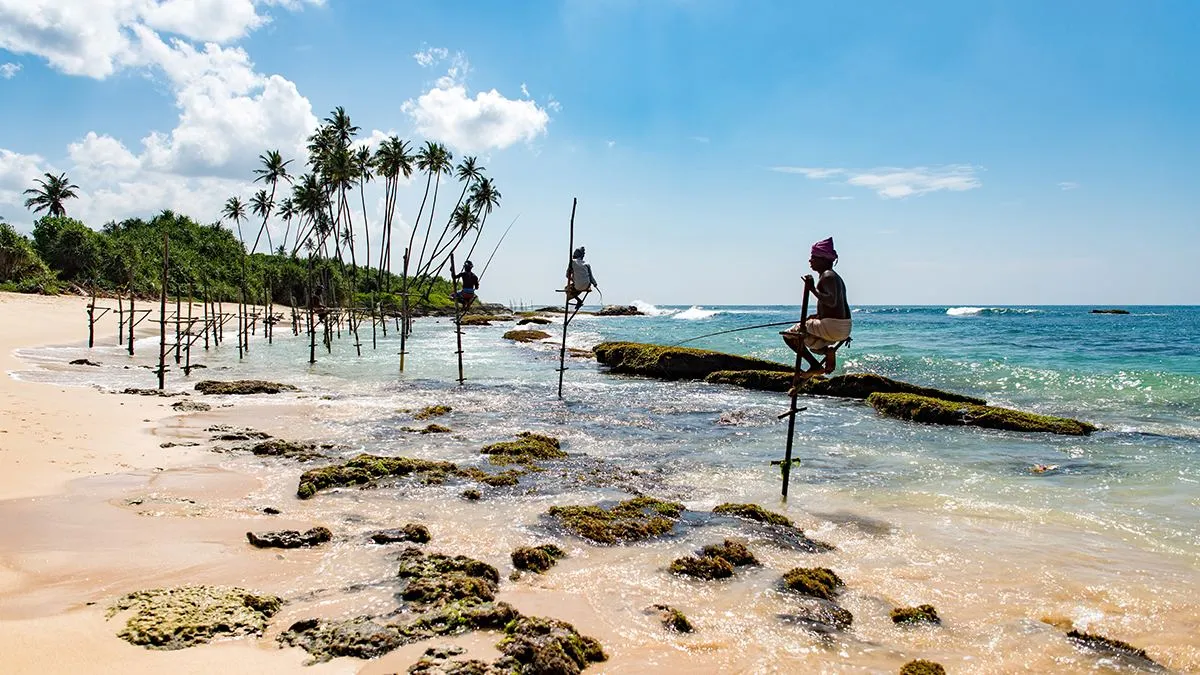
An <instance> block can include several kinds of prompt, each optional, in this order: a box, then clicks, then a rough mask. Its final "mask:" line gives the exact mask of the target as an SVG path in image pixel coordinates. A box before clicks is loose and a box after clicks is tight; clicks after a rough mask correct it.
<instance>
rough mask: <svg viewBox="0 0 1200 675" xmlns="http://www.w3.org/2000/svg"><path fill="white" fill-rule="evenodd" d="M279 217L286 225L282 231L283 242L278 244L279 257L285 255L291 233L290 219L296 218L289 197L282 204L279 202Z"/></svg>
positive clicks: (293, 205) (294, 208)
mask: <svg viewBox="0 0 1200 675" xmlns="http://www.w3.org/2000/svg"><path fill="white" fill-rule="evenodd" d="M279 217H280V218H283V222H284V223H285V224H286V225H287V227H286V228H285V229H284V231H283V241H282V242H280V243H279V251H280V253H279V255H287V253H286V251H287V240H288V235H290V234H291V233H292V219H293V218H295V217H296V204H295V202H293V201H292V198H291V197H285V198H284V199H283V201H282V202H279Z"/></svg>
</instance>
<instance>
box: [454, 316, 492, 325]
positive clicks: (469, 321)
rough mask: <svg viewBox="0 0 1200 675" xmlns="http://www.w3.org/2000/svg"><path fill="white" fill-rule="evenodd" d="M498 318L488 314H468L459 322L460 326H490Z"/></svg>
mask: <svg viewBox="0 0 1200 675" xmlns="http://www.w3.org/2000/svg"><path fill="white" fill-rule="evenodd" d="M495 320H497V317H494V316H488V315H487V314H468V315H466V316H464V317H462V318H460V319H459V320H458V325H460V326H490V325H492V321H495Z"/></svg>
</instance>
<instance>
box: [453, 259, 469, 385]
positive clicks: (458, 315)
mask: <svg viewBox="0 0 1200 675" xmlns="http://www.w3.org/2000/svg"><path fill="white" fill-rule="evenodd" d="M457 269H458V268H457V267H455V266H454V252H453V251H451V252H450V287H451V288H452V289H454V335H455V337H456V339H457V340H458V351H457V352H455V353H456V354H458V384H459V386H462V383H463V382H464V381H466V378H464V377H463V348H462V304H460V303H459V301H458V277H456V276H455V270H457Z"/></svg>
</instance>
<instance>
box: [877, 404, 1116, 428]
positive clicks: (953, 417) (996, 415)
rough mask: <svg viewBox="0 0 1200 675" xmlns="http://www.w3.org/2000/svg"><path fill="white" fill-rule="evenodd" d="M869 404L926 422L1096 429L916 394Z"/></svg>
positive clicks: (1061, 419) (1076, 422)
mask: <svg viewBox="0 0 1200 675" xmlns="http://www.w3.org/2000/svg"><path fill="white" fill-rule="evenodd" d="M867 403H869V404H870V405H871V406H872V407H873V408H875V410H876V411H877V412H879V414H881V415H884V416H886V417H895V418H897V419H902V420H908V421H911V422H922V423H925V424H945V425H960V426H961V425H966V426H975V427H981V428H984V429H999V430H1003V431H1020V432H1030V433H1032V432H1044V433H1053V434H1063V435H1067V436H1086V435H1088V434H1090V433H1092V432H1093V431H1095V430H1096V427H1095V426H1093V425H1091V424H1088V423H1087V422H1080V421H1079V420H1073V419H1068V418H1065V417H1051V416H1049V415H1036V414H1034V413H1027V412H1021V411H1019V410H1010V409H1008V408H998V407H995V406H988V405H973V404H969V403H954V402H951V401H943V400H940V399H936V398H930V397H928V396H917V395H915V394H871V395H870V396H869V397H867Z"/></svg>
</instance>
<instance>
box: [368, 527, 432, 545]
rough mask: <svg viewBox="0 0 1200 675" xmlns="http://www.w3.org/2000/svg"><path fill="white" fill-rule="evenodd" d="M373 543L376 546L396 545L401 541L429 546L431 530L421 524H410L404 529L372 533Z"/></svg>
mask: <svg viewBox="0 0 1200 675" xmlns="http://www.w3.org/2000/svg"><path fill="white" fill-rule="evenodd" d="M370 537H371V541H373V542H375V543H376V544H395V543H397V542H401V541H411V542H414V543H417V544H427V543H429V540H430V539H432V536H430V534H429V528H428V527H425V526H424V525H421V524H420V523H409V524H407V525H405V526H404V527H398V528H393V529H390V530H379V531H378V532H372V533H371V535H370Z"/></svg>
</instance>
